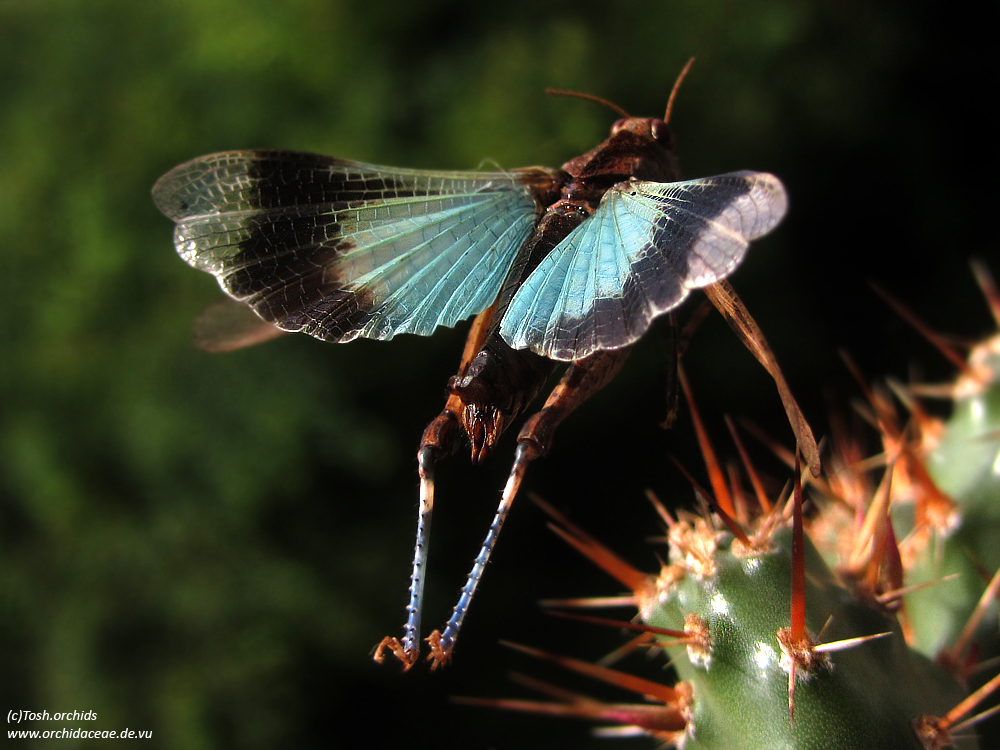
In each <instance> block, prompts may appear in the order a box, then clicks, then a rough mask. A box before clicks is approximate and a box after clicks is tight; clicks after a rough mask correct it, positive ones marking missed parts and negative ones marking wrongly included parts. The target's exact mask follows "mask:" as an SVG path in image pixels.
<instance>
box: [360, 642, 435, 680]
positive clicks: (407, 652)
mask: <svg viewBox="0 0 1000 750" xmlns="http://www.w3.org/2000/svg"><path fill="white" fill-rule="evenodd" d="M428 640H430V639H428ZM386 649H389V651H391V652H392V654H393V656H395V657H396V658H397V659H399V661H400V662H401V663H402V665H403V671H404V672H409V671H410V667H412V666H413V665H414V664H416V663H417V659H419V658H420V651H419V650H418V649H415V648H413V649H407V648H406V647H405V646H404V645H403V644H402V643H401V642H400V640H399V639H398V638H392V637H391V636H386V637H385V638H383V639H382V641H381V642H380V643H379V644H378V647H377V648H376V649H375V654H374V655H373V656H372V658H373V659H374V660H375V661H376V662H378V663H379V664H381V663H382V662H383V661H385V651H386Z"/></svg>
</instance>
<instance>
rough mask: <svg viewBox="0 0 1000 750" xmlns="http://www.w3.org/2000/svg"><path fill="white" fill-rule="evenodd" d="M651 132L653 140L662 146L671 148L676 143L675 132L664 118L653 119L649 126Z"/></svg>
mask: <svg viewBox="0 0 1000 750" xmlns="http://www.w3.org/2000/svg"><path fill="white" fill-rule="evenodd" d="M649 133H650V135H652V136H653V140H654V141H656V142H657V143H659V144H660V145H662V146H666V147H668V148H669V147H671V146H673V144H674V134H673V133H672V132H671V130H670V126H669V125H667V123H665V122H664V121H663V120H653V122H652V123H651V124H650V126H649Z"/></svg>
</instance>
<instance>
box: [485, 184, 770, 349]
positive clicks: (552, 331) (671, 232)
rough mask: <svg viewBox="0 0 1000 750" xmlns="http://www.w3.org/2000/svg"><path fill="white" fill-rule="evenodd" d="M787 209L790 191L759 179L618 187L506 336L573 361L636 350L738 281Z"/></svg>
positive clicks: (550, 261)
mask: <svg viewBox="0 0 1000 750" xmlns="http://www.w3.org/2000/svg"><path fill="white" fill-rule="evenodd" d="M786 209H787V199H786V197H785V191H784V188H783V186H782V184H781V182H780V181H779V180H778V179H777V178H776V177H774V176H773V175H769V174H764V173H760V172H733V173H729V174H724V175H719V176H716V177H707V178H703V179H699V180H690V181H686V182H673V183H660V182H644V181H638V180H631V181H629V182H623V183H620V184H618V185H615V186H614V187H613V188H611V189H610V190H608V192H607V193H605V195H604V198H603V199H602V200H601V203H600V205H599V206H598V209H597V211H596V212H595V213H594V214H593V216H591V217H589V218H588V219H586V220H585V221H584V222H583V223H582V224H580V225H579V226H578V227H576V229H574V230H573V231H572V232H571V233H570V234H569V235H568V236H567V237H566V238H565V239H564V240H563V241H562V242H560V243H559V244H558V245H556V247H555V248H553V250H552V251H551V252H550V253H549V254H548V255H547V256H546V257H545V258H544V259H543V260H542V262H541V263H540V264H539V265H538V267H537V268H536V269H535V270H534V271H533V272H532V273H531V274H530V275H529V277H528V278H527V279H526V280H525V283H524V284H523V285H522V286H521V287H520V289H518V291H517V292H516V293H515V294H514V296H513V298H512V300H511V303H510V306H509V307H508V309H507V311H506V313H505V315H504V318H503V321H502V322H501V326H500V334H501V335H502V336H503V338H504V340H505V341H506V342H507V343H508V344H510V345H511V346H512V347H514V348H515V349H523V348H528V349H531V350H532V351H534V352H537V353H539V354H542V355H544V356H546V357H549V358H551V359H557V360H565V361H571V360H575V359H582V358H583V357H586V356H588V355H590V354H593V353H594V352H596V351H601V350H607V349H617V348H620V347H623V346H627V345H628V344H631V343H633V342H634V341H636V340H637V339H638V338H639V337H640V336H642V335H643V334H644V333H645V332H646V329H647V328H649V325H650V323H651V322H652V320H653V319H654V318H656V317H657V316H658V315H662V314H663V313H665V312H668V311H669V310H672V309H673V308H675V307H676V306H677V305H679V304H680V303H681V302H682V301H683V300H684V298H685V297H686V296H687V295H688V293H689V292H690V291H691V290H692V289H696V288H700V287H704V286H707V285H709V284H712V283H714V282H716V281H720V280H722V279H724V278H726V277H727V276H728V275H729V274H730V273H732V272H733V270H735V268H736V267H737V266H738V265H739V263H740V261H741V260H742V259H743V256H744V254H745V253H746V250H747V247H748V246H749V243H750V240H753V239H755V238H757V237H760V236H762V235H764V234H766V233H767V232H769V231H770V230H771V229H773V228H774V227H775V226H776V225H777V224H778V222H780V221H781V219H782V217H783V216H784V215H785V211H786Z"/></svg>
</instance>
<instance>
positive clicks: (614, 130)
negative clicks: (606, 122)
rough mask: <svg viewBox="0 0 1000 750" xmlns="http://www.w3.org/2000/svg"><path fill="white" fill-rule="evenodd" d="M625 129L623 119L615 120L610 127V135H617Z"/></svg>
mask: <svg viewBox="0 0 1000 750" xmlns="http://www.w3.org/2000/svg"><path fill="white" fill-rule="evenodd" d="M624 127H625V118H624V117H623V118H622V119H621V120H617V121H616V122H615V124H614V125H612V126H611V135H617V134H618V131H620V130H621V129H622V128H624Z"/></svg>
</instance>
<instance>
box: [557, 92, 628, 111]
mask: <svg viewBox="0 0 1000 750" xmlns="http://www.w3.org/2000/svg"><path fill="white" fill-rule="evenodd" d="M545 93H546V94H551V95H552V96H572V97H576V98H577V99H586V100H587V101H588V102H597V103H598V104H603V105H604V106H605V107H608V108H610V109H612V110H614V111H615V112H617V113H618V114H620V115H621V116H622V117H631V116H632V115H630V114H629V113H628V112H626V111H625V110H624V109H622V108H621V107H619V106H618V105H617V104H615V103H614V102H609V101H608V100H607V99H602V98H601V97H599V96H595V95H594V94H584V93H582V92H580V91H567V90H565V89H545Z"/></svg>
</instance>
